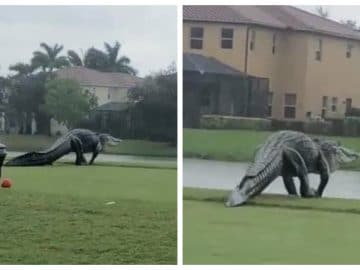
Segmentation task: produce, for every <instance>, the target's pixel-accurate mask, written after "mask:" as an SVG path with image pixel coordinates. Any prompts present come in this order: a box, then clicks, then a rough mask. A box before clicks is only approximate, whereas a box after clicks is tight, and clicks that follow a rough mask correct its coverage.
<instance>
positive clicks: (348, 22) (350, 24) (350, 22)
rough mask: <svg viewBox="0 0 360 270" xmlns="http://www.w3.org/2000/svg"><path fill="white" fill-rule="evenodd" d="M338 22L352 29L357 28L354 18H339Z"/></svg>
mask: <svg viewBox="0 0 360 270" xmlns="http://www.w3.org/2000/svg"><path fill="white" fill-rule="evenodd" d="M340 23H342V24H344V25H346V26H348V27H350V28H351V29H353V30H359V28H358V26H357V22H356V21H355V20H341V21H340Z"/></svg>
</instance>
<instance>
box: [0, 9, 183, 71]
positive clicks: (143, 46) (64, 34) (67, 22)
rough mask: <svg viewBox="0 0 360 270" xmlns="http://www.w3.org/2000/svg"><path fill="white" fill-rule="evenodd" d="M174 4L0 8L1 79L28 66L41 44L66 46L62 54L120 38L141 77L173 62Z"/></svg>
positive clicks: (175, 43) (174, 47)
mask: <svg viewBox="0 0 360 270" xmlns="http://www.w3.org/2000/svg"><path fill="white" fill-rule="evenodd" d="M176 37H177V34H176V7H174V6H147V7H146V6H133V7H126V6H125V7H121V6H96V7H95V6H93V7H91V6H60V7H59V6H57V7H55V6H53V7H42V6H33V7H27V6H0V53H1V57H0V75H7V74H9V70H8V67H9V65H11V64H14V63H17V62H29V61H30V58H31V56H32V52H33V51H35V50H38V49H39V48H40V47H39V44H40V43H41V42H46V43H47V44H49V45H54V44H55V43H59V44H62V45H64V52H63V54H65V53H66V51H67V50H69V49H73V50H76V51H77V52H79V53H80V52H81V50H86V49H87V48H89V47H91V46H95V47H97V48H101V49H102V48H103V43H104V41H106V42H108V43H111V44H113V43H114V42H115V41H116V40H118V41H119V42H120V43H121V45H122V47H121V50H120V54H121V55H126V56H128V57H129V58H130V59H131V61H132V65H133V67H135V68H136V69H137V70H138V71H139V75H140V76H144V75H147V74H149V73H151V72H156V71H158V70H159V69H162V68H166V67H167V66H168V65H170V64H171V63H172V62H175V61H176V55H177V54H176V48H177V42H176Z"/></svg>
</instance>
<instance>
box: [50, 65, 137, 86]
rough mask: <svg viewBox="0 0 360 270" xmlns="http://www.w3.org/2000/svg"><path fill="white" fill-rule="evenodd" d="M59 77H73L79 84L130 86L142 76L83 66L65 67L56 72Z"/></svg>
mask: <svg viewBox="0 0 360 270" xmlns="http://www.w3.org/2000/svg"><path fill="white" fill-rule="evenodd" d="M56 74H57V76H58V77H59V78H63V79H64V78H66V79H74V80H76V81H78V82H79V83H80V84H81V85H86V86H103V87H119V88H131V87H133V86H135V85H136V84H138V83H140V82H142V81H143V79H142V78H139V77H136V76H133V75H130V74H126V73H119V72H100V71H97V70H93V69H89V68H85V67H67V68H63V69H60V70H58V71H57V72H56Z"/></svg>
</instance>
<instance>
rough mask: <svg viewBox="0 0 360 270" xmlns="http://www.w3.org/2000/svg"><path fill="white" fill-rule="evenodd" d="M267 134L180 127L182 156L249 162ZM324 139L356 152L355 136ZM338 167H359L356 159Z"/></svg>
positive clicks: (249, 131)
mask: <svg viewBox="0 0 360 270" xmlns="http://www.w3.org/2000/svg"><path fill="white" fill-rule="evenodd" d="M271 134H272V132H268V131H255V130H205V129H184V136H183V138H184V143H183V145H184V157H195V158H202V159H214V160H227V161H241V162H249V161H252V160H253V158H254V153H255V150H256V148H257V146H259V145H261V144H262V143H263V142H264V141H265V140H266V138H267V137H268V136H269V135H271ZM312 136H317V137H325V136H320V135H312ZM327 138H330V139H334V140H337V141H340V142H341V144H342V145H343V146H346V147H348V148H350V149H352V150H355V151H358V152H360V140H359V138H357V137H334V136H333V137H327ZM341 169H350V170H360V159H359V160H357V161H354V162H351V163H347V164H343V165H342V167H341Z"/></svg>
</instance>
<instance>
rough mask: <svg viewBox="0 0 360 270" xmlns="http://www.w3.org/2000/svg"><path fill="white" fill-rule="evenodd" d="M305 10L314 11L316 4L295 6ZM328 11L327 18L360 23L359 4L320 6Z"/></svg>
mask: <svg viewBox="0 0 360 270" xmlns="http://www.w3.org/2000/svg"><path fill="white" fill-rule="evenodd" d="M297 7H299V8H301V9H304V10H306V11H310V12H312V13H315V14H317V13H316V8H317V7H318V6H297ZM322 7H323V8H324V9H325V10H327V11H328V13H329V17H328V18H329V19H332V20H335V21H341V20H344V21H346V20H355V21H357V22H358V24H360V6H335V5H334V6H333V5H331V6H326V5H323V6H322Z"/></svg>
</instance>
